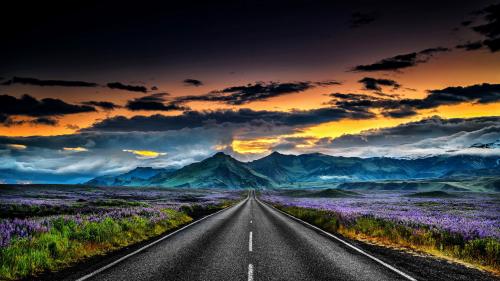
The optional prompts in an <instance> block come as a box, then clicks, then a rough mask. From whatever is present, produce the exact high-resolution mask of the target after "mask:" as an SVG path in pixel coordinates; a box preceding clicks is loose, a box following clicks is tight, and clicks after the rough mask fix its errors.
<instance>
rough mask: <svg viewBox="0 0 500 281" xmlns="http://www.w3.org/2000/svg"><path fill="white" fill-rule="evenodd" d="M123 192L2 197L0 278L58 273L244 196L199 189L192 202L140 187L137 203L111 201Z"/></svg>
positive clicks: (178, 195)
mask: <svg viewBox="0 0 500 281" xmlns="http://www.w3.org/2000/svg"><path fill="white" fill-rule="evenodd" d="M0 192H2V191H0ZM53 192H54V193H56V194H59V193H60V192H59V190H55V191H53ZM121 192H124V193H123V194H126V192H127V191H126V190H125V191H124V190H116V191H115V192H109V191H105V192H104V193H100V192H99V191H98V190H97V191H91V192H90V193H87V192H85V193H83V194H80V195H78V196H75V195H74V194H70V193H68V194H67V195H68V196H67V197H64V196H63V197H61V198H51V199H44V200H40V199H33V200H32V199H30V198H26V197H23V196H20V195H19V194H14V195H12V194H8V195H6V194H2V195H6V196H2V197H1V200H0V203H1V206H2V207H1V210H0V216H1V217H0V280H15V279H20V278H25V277H30V276H35V275H36V274H39V273H41V272H46V271H56V270H60V269H62V268H65V267H68V266H71V265H73V264H75V263H77V262H79V261H82V260H84V259H86V258H89V257H92V256H96V255H103V254H106V253H108V252H111V251H114V250H117V249H120V248H122V247H125V246H129V245H132V244H134V243H137V242H141V241H144V240H147V239H150V238H153V237H155V236H158V235H161V234H164V233H166V232H169V231H172V230H174V229H176V228H179V227H180V226H182V225H185V224H187V223H189V222H191V221H193V220H194V219H198V218H200V217H202V216H205V215H207V214H210V213H212V212H215V211H217V210H220V209H222V208H225V207H228V206H230V205H232V204H234V203H235V202H236V201H237V200H238V199H239V198H240V196H241V194H238V193H234V192H233V193H220V192H202V191H197V192H196V193H195V194H191V195H190V197H189V198H190V201H189V200H186V194H185V193H184V192H183V191H176V192H175V191H165V192H163V191H161V190H160V191H158V190H150V191H149V192H148V190H140V189H136V190H135V191H133V192H134V193H133V195H134V196H135V199H134V198H129V199H127V200H124V199H119V200H117V199H112V198H110V197H112V195H113V194H115V195H117V196H119V195H120V194H122V193H121ZM137 192H140V194H137ZM158 195H163V196H164V197H161V196H158ZM148 196H149V197H148ZM84 197H86V198H87V199H83V198H84ZM89 198H90V199H89ZM138 198H139V200H137V199H138ZM14 210H15V211H14ZM11 211H14V212H11ZM13 214H16V215H18V216H19V217H13Z"/></svg>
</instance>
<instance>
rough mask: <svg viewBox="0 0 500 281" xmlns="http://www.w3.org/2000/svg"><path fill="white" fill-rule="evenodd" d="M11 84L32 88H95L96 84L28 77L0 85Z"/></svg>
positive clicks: (16, 78)
mask: <svg viewBox="0 0 500 281" xmlns="http://www.w3.org/2000/svg"><path fill="white" fill-rule="evenodd" d="M12 84H23V85H34V86H60V87H97V86H98V85H97V84H96V83H92V82H84V81H67V80H40V79H37V78H29V77H13V78H12V79H10V80H7V81H5V82H3V83H2V85H5V86H8V85H12Z"/></svg>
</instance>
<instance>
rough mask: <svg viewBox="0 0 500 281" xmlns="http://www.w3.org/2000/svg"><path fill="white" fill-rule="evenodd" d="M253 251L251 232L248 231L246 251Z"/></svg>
mask: <svg viewBox="0 0 500 281" xmlns="http://www.w3.org/2000/svg"><path fill="white" fill-rule="evenodd" d="M252 250H253V243H252V232H251V231H250V236H248V251H250V252H251V251H252Z"/></svg>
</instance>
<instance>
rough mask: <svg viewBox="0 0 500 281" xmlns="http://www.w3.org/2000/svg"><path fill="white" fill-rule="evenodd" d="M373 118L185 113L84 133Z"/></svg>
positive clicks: (112, 121) (111, 121) (330, 111)
mask: <svg viewBox="0 0 500 281" xmlns="http://www.w3.org/2000/svg"><path fill="white" fill-rule="evenodd" d="M374 116H375V115H374V114H372V113H369V112H363V111H349V110H345V109H341V108H319V109H313V110H293V111H290V112H282V111H267V110H261V111H255V110H251V109H239V110H216V111H185V112H183V113H182V114H181V115H176V116H165V115H153V116H134V117H131V118H127V117H125V116H116V117H112V118H108V119H105V120H103V121H101V122H98V123H95V124H94V125H93V126H92V127H90V128H88V129H86V130H85V131H168V130H180V129H183V128H196V127H203V126H210V125H215V124H219V125H221V124H253V125H255V126H261V125H264V124H268V125H269V124H270V125H271V126H292V127H293V126H303V125H311V124H319V123H324V122H331V121H337V120H341V119H366V118H372V117H374Z"/></svg>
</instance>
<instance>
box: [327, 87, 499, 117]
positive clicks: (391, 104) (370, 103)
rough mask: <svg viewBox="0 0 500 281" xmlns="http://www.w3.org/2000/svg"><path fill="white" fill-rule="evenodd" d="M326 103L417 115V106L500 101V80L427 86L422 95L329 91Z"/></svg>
mask: <svg viewBox="0 0 500 281" xmlns="http://www.w3.org/2000/svg"><path fill="white" fill-rule="evenodd" d="M330 96H331V97H332V98H333V100H332V101H330V102H329V104H331V105H333V106H335V107H337V108H342V109H345V110H348V111H357V112H365V113H369V112H371V110H373V109H381V110H382V115H384V116H386V117H393V118H401V117H408V116H412V115H416V114H417V111H418V110H422V109H432V108H437V107H439V106H442V105H455V104H461V103H480V104H487V103H495V102H500V84H488V83H483V84H477V85H470V86H465V87H461V86H459V87H447V88H444V89H436V90H429V91H428V94H427V96H426V97H425V98H423V99H387V98H381V97H374V96H369V95H364V94H352V93H349V94H343V93H332V94H330Z"/></svg>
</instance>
